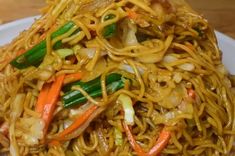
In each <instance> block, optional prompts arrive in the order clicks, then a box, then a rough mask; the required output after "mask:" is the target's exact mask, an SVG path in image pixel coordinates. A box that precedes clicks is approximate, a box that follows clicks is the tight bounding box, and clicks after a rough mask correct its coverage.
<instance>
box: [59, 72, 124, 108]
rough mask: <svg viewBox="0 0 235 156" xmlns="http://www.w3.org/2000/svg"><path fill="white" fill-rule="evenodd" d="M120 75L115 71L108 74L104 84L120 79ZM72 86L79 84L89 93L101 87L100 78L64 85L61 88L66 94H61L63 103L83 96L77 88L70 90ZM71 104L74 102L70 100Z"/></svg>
mask: <svg viewBox="0 0 235 156" xmlns="http://www.w3.org/2000/svg"><path fill="white" fill-rule="evenodd" d="M121 77H122V76H121V75H120V74H116V73H112V74H110V75H108V76H107V77H106V85H108V84H110V83H112V82H115V81H118V80H120V79H121ZM73 86H80V87H81V88H82V89H83V90H84V91H86V92H87V93H91V92H94V91H97V90H99V89H100V88H101V80H100V77H97V78H96V79H94V80H91V81H88V82H82V81H77V82H74V83H70V84H68V85H66V86H65V87H64V88H63V91H64V92H66V94H65V95H64V96H63V101H64V103H70V102H71V101H74V100H75V99H77V98H80V97H82V96H83V95H82V93H81V92H80V91H77V90H72V91H71V88H72V87H73ZM72 104H74V103H73V102H72Z"/></svg>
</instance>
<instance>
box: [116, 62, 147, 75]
mask: <svg viewBox="0 0 235 156" xmlns="http://www.w3.org/2000/svg"><path fill="white" fill-rule="evenodd" d="M119 68H120V69H122V70H124V71H127V72H128V73H131V74H135V71H134V69H133V68H132V67H131V66H130V65H128V64H121V65H120V66H119ZM137 69H138V71H139V73H140V74H141V75H142V74H144V72H145V70H144V69H143V68H141V67H137Z"/></svg>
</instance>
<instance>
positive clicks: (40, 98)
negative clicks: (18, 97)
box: [35, 83, 50, 114]
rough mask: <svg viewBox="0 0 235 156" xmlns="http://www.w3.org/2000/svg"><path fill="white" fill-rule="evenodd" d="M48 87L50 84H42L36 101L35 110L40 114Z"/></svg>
mask: <svg viewBox="0 0 235 156" xmlns="http://www.w3.org/2000/svg"><path fill="white" fill-rule="evenodd" d="M49 89H50V84H48V83H46V84H44V85H43V87H42V90H41V92H40V94H39V96H38V101H37V104H36V108H35V111H36V112H38V113H40V114H42V112H43V109H44V106H45V103H46V100H47V95H48V92H49Z"/></svg>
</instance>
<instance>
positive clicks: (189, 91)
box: [187, 89, 196, 100]
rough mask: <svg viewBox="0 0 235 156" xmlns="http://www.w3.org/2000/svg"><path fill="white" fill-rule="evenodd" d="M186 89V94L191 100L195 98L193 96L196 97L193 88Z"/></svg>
mask: <svg viewBox="0 0 235 156" xmlns="http://www.w3.org/2000/svg"><path fill="white" fill-rule="evenodd" d="M187 91H188V96H189V97H190V98H192V99H193V100H195V98H196V93H195V90H193V89H188V90H187Z"/></svg>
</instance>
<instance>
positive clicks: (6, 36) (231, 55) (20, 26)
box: [0, 16, 235, 74]
mask: <svg viewBox="0 0 235 156" xmlns="http://www.w3.org/2000/svg"><path fill="white" fill-rule="evenodd" d="M38 17H39V16H34V17H29V18H24V19H21V20H17V21H14V22H11V23H8V24H4V25H1V26H0V46H1V45H4V44H6V43H9V42H10V41H11V40H12V39H13V38H14V37H16V36H17V35H18V34H19V32H21V31H22V30H25V29H27V28H29V27H30V25H31V24H32V23H33V22H34V20H35V19H36V18H38ZM216 35H217V38H218V41H219V47H220V49H221V50H222V52H223V63H224V65H225V66H226V68H227V69H228V70H229V72H230V73H231V74H235V40H233V39H232V38H230V37H228V36H226V35H224V34H222V33H220V32H217V31H216Z"/></svg>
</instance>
